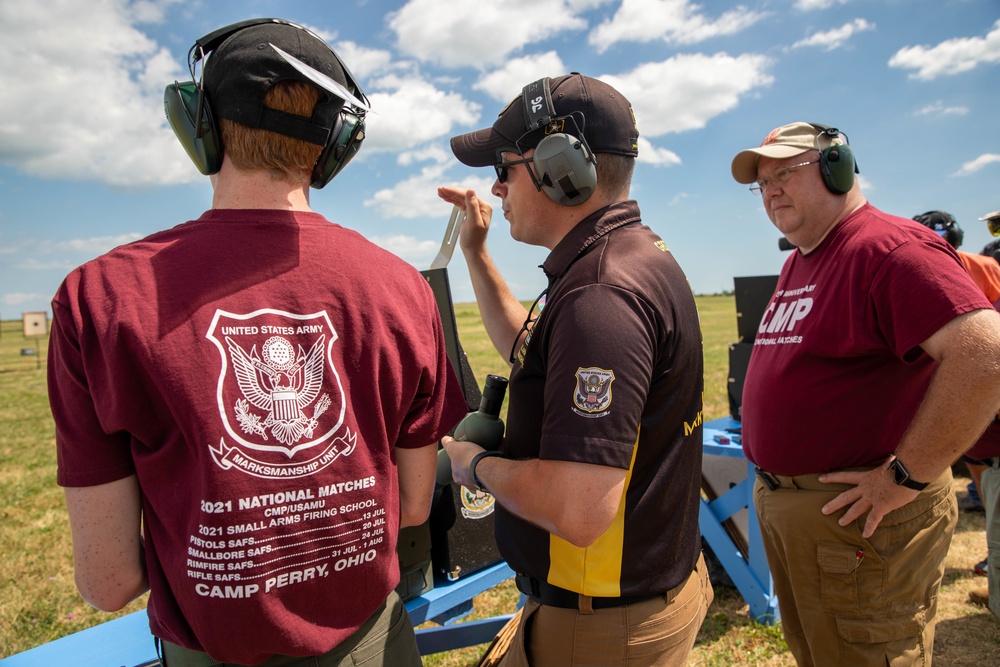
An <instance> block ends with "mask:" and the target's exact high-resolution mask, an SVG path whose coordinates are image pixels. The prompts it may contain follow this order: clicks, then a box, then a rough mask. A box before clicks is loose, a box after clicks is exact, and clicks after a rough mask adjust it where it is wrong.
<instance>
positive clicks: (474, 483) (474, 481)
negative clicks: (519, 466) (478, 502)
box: [469, 449, 503, 491]
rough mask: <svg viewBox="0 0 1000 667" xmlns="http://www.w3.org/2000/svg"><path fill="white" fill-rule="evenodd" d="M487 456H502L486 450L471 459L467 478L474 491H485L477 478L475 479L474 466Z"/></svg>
mask: <svg viewBox="0 0 1000 667" xmlns="http://www.w3.org/2000/svg"><path fill="white" fill-rule="evenodd" d="M487 456H503V454H502V453H501V452H495V451H490V450H488V449H487V450H486V451H483V452H479V453H478V454H476V455H475V456H473V457H472V461H471V462H469V477H471V478H472V486H474V487H475V488H476V491H486V489H485V488H484V487H483V485H482V483H481V482H480V481H479V478H478V477H476V466H477V465H479V462H480V461H481V460H482V459H484V458H486V457H487Z"/></svg>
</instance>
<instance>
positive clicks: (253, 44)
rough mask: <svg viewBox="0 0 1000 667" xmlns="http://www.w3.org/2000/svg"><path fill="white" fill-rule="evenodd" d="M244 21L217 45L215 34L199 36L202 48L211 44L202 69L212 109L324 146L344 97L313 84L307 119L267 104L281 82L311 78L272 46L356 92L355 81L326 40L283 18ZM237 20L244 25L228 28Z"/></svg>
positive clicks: (242, 121)
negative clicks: (267, 97)
mask: <svg viewBox="0 0 1000 667" xmlns="http://www.w3.org/2000/svg"><path fill="white" fill-rule="evenodd" d="M255 22H259V23H255ZM245 23H246V24H249V25H247V27H244V28H239V29H237V30H236V31H235V32H232V33H231V34H230V35H229V36H228V37H225V39H224V41H222V43H221V44H218V45H217V46H215V45H213V44H211V41H212V37H213V35H214V34H215V33H213V35H207V36H206V37H204V38H202V40H199V44H200V45H203V46H207V48H206V50H208V48H212V47H213V46H214V49H212V51H211V53H210V54H209V56H208V59H207V61H206V63H205V69H204V84H205V92H206V95H207V96H208V98H209V101H210V102H211V105H212V111H213V113H214V114H215V115H216V116H218V117H220V118H225V119H227V120H232V121H236V122H238V123H243V124H244V125H248V126H250V127H259V128H263V129H266V130H271V131H272V132H277V133H278V134H283V135H286V136H290V137H294V138H296V139H301V140H303V141H307V142H309V143H313V144H319V145H321V146H323V145H325V144H326V143H327V138H328V137H329V134H330V130H331V128H333V126H334V124H335V122H336V121H337V119H338V117H339V115H340V110H341V109H342V108H343V106H344V100H343V99H341V98H339V97H337V96H336V95H333V94H330V93H329V92H328V91H326V90H324V89H323V88H322V87H321V86H316V88H317V89H319V90H320V99H319V101H318V102H317V103H316V108H315V110H314V112H313V115H312V118H305V117H302V116H296V115H293V114H289V113H285V112H282V111H277V110H274V109H269V108H267V107H265V106H264V95H265V94H266V93H267V91H268V89H270V88H271V86H273V85H274V84H276V83H278V82H280V81H287V80H292V81H307V82H310V83H313V82H311V81H310V80H309V79H308V78H307V77H306V76H304V75H303V74H302V73H300V72H299V71H298V70H297V69H296V68H295V67H293V66H292V65H291V64H290V63H289V62H288V61H286V60H285V58H284V57H282V56H281V54H280V53H279V52H278V51H277V50H275V49H274V48H273V46H274V47H278V48H279V49H281V50H282V51H285V52H286V53H288V54H290V55H292V56H294V57H295V58H297V59H298V60H300V61H302V62H304V63H305V64H306V65H309V66H310V67H312V68H313V69H315V70H318V71H319V72H321V73H322V74H325V75H326V76H328V77H330V78H331V79H333V80H334V81H336V82H337V83H339V84H341V85H343V86H344V87H345V88H347V89H348V90H349V91H352V92H353V91H356V90H357V85H356V84H355V82H354V81H353V80H352V78H351V76H350V75H349V73H347V72H345V70H344V67H343V64H342V63H341V62H340V59H339V58H338V57H337V55H336V54H335V53H334V52H333V50H332V49H331V48H330V47H329V46H328V45H327V44H326V42H324V41H323V40H322V39H320V38H319V37H318V36H316V35H315V34H314V33H312V32H311V31H309V30H306V29H305V28H303V27H301V26H297V25H295V24H292V23H289V22H287V21H283V20H281V19H254V20H253V21H247V22H245ZM238 25H242V24H236V25H235V26H232V27H234V28H235V27H237V26H238ZM203 41H204V42H205V44H202V42H203ZM272 45H273V46H272ZM313 85H315V84H314V83H313Z"/></svg>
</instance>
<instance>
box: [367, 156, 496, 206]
mask: <svg viewBox="0 0 1000 667" xmlns="http://www.w3.org/2000/svg"><path fill="white" fill-rule="evenodd" d="M426 154H427V155H429V156H432V159H433V160H434V162H433V164H430V165H428V166H425V167H423V168H422V169H421V170H420V173H419V174H415V175H413V176H410V177H409V178H407V179H405V180H403V181H400V182H399V183H396V184H395V185H394V186H392V187H391V188H383V189H382V190H379V191H378V192H376V193H375V194H374V195H373V196H372V197H371V198H370V199H368V200H366V201H365V203H364V205H365V206H367V207H371V208H375V209H377V210H378V212H379V214H380V215H381V216H382V217H383V218H404V219H412V218H422V217H427V218H434V217H440V218H442V219H446V218H447V216H448V215H449V214H450V212H451V209H450V207H449V205H448V204H447V203H445V202H444V200H442V199H441V198H440V197H438V196H437V189H438V187H440V186H443V185H453V186H456V187H460V188H463V189H466V190H475V191H476V192H477V193H479V195H480V196H482V197H487V196H489V192H490V188H492V187H493V181H494V180H495V177H494V174H493V171H492V170H489V171H486V170H479V169H477V170H475V171H467V172H466V173H467V175H466V176H465V177H464V178H463V179H462V180H460V181H455V180H453V179H449V178H448V177H446V175H445V174H446V172H447V171H448V170H449V169H450V168H451V167H453V166H454V165H455V160H454V157H452V155H451V153H450V151H449V152H447V153H445V151H443V150H442V151H440V153H435V152H434V151H428V152H427V153H426ZM478 174H486V175H483V176H480V175H478Z"/></svg>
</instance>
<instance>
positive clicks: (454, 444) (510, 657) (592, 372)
mask: <svg viewBox="0 0 1000 667" xmlns="http://www.w3.org/2000/svg"><path fill="white" fill-rule="evenodd" d="M638 136H639V133H638V130H637V129H636V126H635V118H634V116H633V114H632V108H631V105H630V104H629V102H628V100H627V99H625V97H624V96H622V94H621V93H620V92H618V91H617V90H615V89H614V88H612V87H611V86H609V85H608V84H606V83H604V82H602V81H600V80H598V79H594V78H591V77H587V76H583V75H581V74H577V73H573V74H569V75H565V76H559V77H556V78H552V79H549V78H545V79H541V80H539V81H536V82H534V83H532V84H529V85H527V86H525V87H524V89H523V90H522V93H521V94H520V95H518V96H517V97H516V98H514V100H513V101H512V102H511V103H510V104H508V105H507V107H505V108H504V110H503V111H502V112H501V113H500V116H499V118H498V119H497V120H496V122H495V123H494V124H493V126H492V127H489V128H486V129H483V130H479V131H476V132H472V133H469V134H464V135H461V136H457V137H454V138H452V140H451V147H452V151H453V152H454V153H455V156H456V157H457V158H458V159H459V161H461V162H462V163H463V164H466V165H469V166H472V167H493V168H494V169H495V170H496V174H497V179H496V182H495V183H494V184H493V188H492V193H493V195H495V196H496V197H498V198H499V199H500V203H501V207H502V210H503V216H504V218H506V219H507V221H508V222H509V223H510V234H511V236H512V237H513V238H514V239H516V240H518V241H521V242H522V243H527V244H530V245H537V246H542V247H545V248H548V250H549V255H548V257H547V258H546V259H545V262H544V264H543V265H542V270H543V272H544V273H545V277H546V279H547V281H548V287H547V288H546V290H545V291H544V292H543V294H542V295H541V296H540V297H539V298H538V299H537V300H536V302H535V304H534V305H532V306H531V308H529V309H526V308H525V307H524V306H522V305H521V303H520V302H519V301H518V300H517V299H516V298H515V296H514V295H513V293H512V292H511V290H510V288H509V287H508V286H507V284H506V282H505V281H504V279H503V277H502V276H501V275H500V273H499V271H498V270H497V268H496V266H495V265H494V263H493V261H492V259H491V257H490V255H489V252H488V251H487V248H486V239H487V233H488V231H489V228H490V217H491V214H492V207H491V206H490V205H489V204H488V203H487V202H485V201H483V200H482V199H480V198H479V197H478V196H477V195H476V193H475V192H473V191H471V190H464V189H460V188H454V187H443V188H440V189H439V190H438V194H439V195H440V196H441V197H442V198H443V199H444V200H445V201H447V202H449V203H452V204H454V205H456V206H460V207H462V208H463V209H464V210H465V212H466V221H465V223H464V224H463V227H462V230H461V236H460V244H461V247H462V251H463V253H464V255H465V259H466V263H467V265H468V267H469V274H470V277H471V279H472V285H473V288H474V290H475V294H476V300H477V302H478V304H479V308H480V311H481V313H482V316H483V323H484V325H485V327H486V331H487V333H488V334H489V336H490V340H491V341H492V342H493V345H494V347H495V348H496V350H497V352H498V353H500V354H501V355H502V356H503V358H504V359H506V360H507V361H508V363H510V364H511V365H512V370H511V375H510V384H509V388H508V392H509V393H508V396H509V403H508V412H507V432H506V439H505V443H504V446H503V448H502V450H501V451H500V452H491V451H485V450H483V448H482V447H480V446H478V445H476V444H475V443H472V442H465V441H456V440H453V439H452V438H448V437H446V438H444V439H443V443H444V447H445V449H446V450H447V452H448V455H449V456H450V457H451V462H452V473H453V475H454V478H455V480H456V481H457V482H458V483H460V484H463V485H465V486H467V487H469V488H475V489H485V490H486V491H488V492H489V493H491V494H493V495H494V496H495V498H496V501H497V510H496V535H497V544H498V545H499V548H500V552H501V554H502V555H503V556H504V558H505V559H506V560H507V562H508V564H510V566H511V568H513V569H514V570H515V572H516V573H517V576H516V579H515V581H516V584H517V587H518V589H519V590H520V591H521V592H522V593H524V595H525V596H527V601H526V603H525V605H524V607H523V608H522V609H521V611H520V613H519V614H518V615H517V616H516V617H515V619H514V620H513V621H512V622H511V624H508V627H507V628H505V629H504V631H502V632H501V633H500V635H499V636H498V639H497V641H496V642H495V643H494V645H493V646H492V647H491V648H490V650H489V651H488V652H487V654H486V656H484V659H483V662H482V663H481V664H496V663H497V662H499V663H500V664H503V665H507V666H516V667H526V666H527V665H529V664H530V665H533V666H534V667H558V666H563V665H628V666H638V665H684V664H686V661H687V656H688V654H689V652H690V650H691V648H692V646H693V645H694V641H695V637H696V635H697V633H698V629H699V628H700V626H701V623H702V621H703V620H704V618H705V615H706V612H707V609H708V606H709V604H710V603H711V601H712V596H713V593H712V588H711V584H710V582H709V579H708V573H707V570H706V567H705V561H704V558H703V557H702V555H701V539H700V535H699V531H698V508H699V503H700V487H701V451H702V442H701V437H702V435H701V433H702V431H701V423H702V388H703V382H704V380H703V359H702V350H701V331H700V326H699V323H698V313H697V310H696V306H695V302H694V296H693V294H692V293H691V288H690V286H689V285H688V282H687V279H686V277H685V275H684V273H683V271H682V270H681V268H680V266H679V265H678V264H677V261H676V260H675V258H674V256H673V255H672V254H671V252H670V250H669V248H668V247H667V244H666V243H665V242H664V241H663V240H662V239H661V238H660V237H659V236H658V235H657V234H655V233H654V232H653V231H652V230H651V229H650V228H649V227H647V226H645V225H643V223H642V218H641V217H640V213H639V205H638V204H637V203H636V202H635V201H634V200H632V199H630V198H629V187H630V183H631V177H632V172H633V168H634V165H635V159H636V155H637V154H638V149H637V145H638ZM543 305H544V309H543V308H542V306H543Z"/></svg>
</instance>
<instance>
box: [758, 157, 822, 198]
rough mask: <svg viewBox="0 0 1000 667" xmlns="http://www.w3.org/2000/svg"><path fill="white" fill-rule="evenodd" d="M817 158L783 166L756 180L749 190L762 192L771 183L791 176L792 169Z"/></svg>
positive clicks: (785, 179) (782, 181) (779, 181)
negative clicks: (768, 175) (755, 183)
mask: <svg viewBox="0 0 1000 667" xmlns="http://www.w3.org/2000/svg"><path fill="white" fill-rule="evenodd" d="M817 162H819V160H818V159H817V160H813V161H812V162H803V163H802V164H793V165H792V166H791V167H785V168H784V169H779V170H778V171H776V172H774V173H773V174H771V176H770V177H769V178H761V179H758V180H757V185H751V186H750V192H752V193H754V194H755V195H759V194H763V193H764V192H765V191H766V190H767V186H769V185H771V184H772V183H779V184H780V183H784V182H785V181H787V180H788V179H789V177H791V175H792V170H793V169H798V168H799V167H805V166H806V165H809V164H816V163H817Z"/></svg>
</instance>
